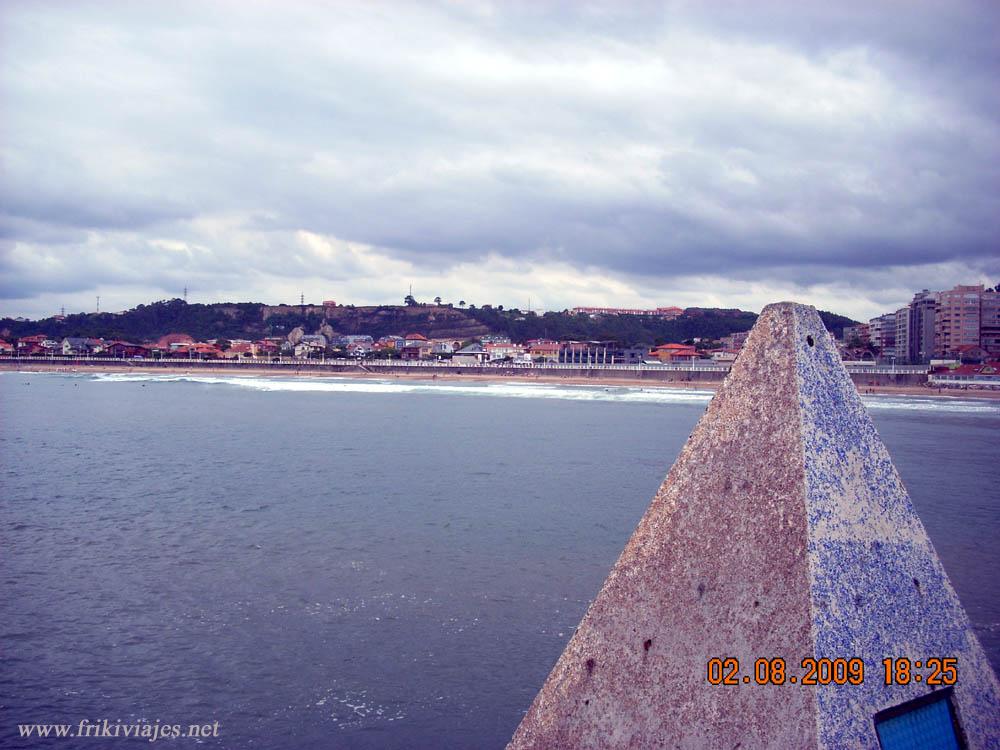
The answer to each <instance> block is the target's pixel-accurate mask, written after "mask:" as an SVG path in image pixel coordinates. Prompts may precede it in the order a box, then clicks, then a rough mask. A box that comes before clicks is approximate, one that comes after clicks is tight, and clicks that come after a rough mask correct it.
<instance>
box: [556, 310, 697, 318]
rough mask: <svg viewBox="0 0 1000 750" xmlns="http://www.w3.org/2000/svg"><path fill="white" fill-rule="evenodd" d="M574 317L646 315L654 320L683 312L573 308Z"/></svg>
mask: <svg viewBox="0 0 1000 750" xmlns="http://www.w3.org/2000/svg"><path fill="white" fill-rule="evenodd" d="M572 312H573V313H575V314H576V315H648V316H651V317H656V318H679V317H680V316H681V315H683V314H684V310H682V309H681V308H679V307H657V308H655V309H652V310H643V309H638V308H632V307H574V308H573V310H572Z"/></svg>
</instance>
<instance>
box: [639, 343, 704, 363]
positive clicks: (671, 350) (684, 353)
mask: <svg viewBox="0 0 1000 750" xmlns="http://www.w3.org/2000/svg"><path fill="white" fill-rule="evenodd" d="M649 356H650V357H653V358H655V359H658V360H660V361H661V362H693V361H694V360H697V359H701V353H700V352H699V351H698V350H697V349H695V348H694V347H693V346H690V345H688V344H661V345H660V346H657V347H654V348H653V349H651V350H650V352H649Z"/></svg>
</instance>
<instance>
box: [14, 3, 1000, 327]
mask: <svg viewBox="0 0 1000 750" xmlns="http://www.w3.org/2000/svg"><path fill="white" fill-rule="evenodd" d="M804 5H806V4H791V3H788V4H778V3H764V4H754V6H753V8H752V9H750V8H749V7H748V6H747V5H746V4H743V3H713V4H710V5H709V4H685V3H672V4H667V5H664V6H660V5H655V6H654V5H652V4H636V5H631V6H629V7H628V8H625V9H623V8H622V4H612V3H607V4H596V3H595V4H575V3H560V4H555V3H553V4H495V5H494V4H485V3H483V4H475V3H454V4H451V3H441V4H434V5H432V4H415V3H398V4H392V3H380V4H375V5H373V4H362V3H358V4H347V3H343V4H339V3H338V4H331V5H329V6H327V7H320V6H318V5H315V4H301V5H299V4H284V3H282V4H277V3H275V4H266V3H263V4H253V3H250V4H245V3H240V4H236V3H216V4H208V5H206V4H180V5H176V6H175V5H173V4H171V5H170V6H169V7H167V6H153V5H149V4H147V5H142V4H140V5H136V4H125V3H106V2H104V3H91V4H88V3H72V4H71V3H61V2H51V3H46V2H41V3H37V2H35V3H8V4H5V5H4V6H3V7H2V8H0V24H2V26H0V28H2V32H0V34H2V36H0V128H2V131H0V132H2V140H0V157H2V165H3V171H2V176H0V296H2V297H3V298H4V309H3V310H0V312H4V313H14V314H17V313H21V312H26V313H36V314H41V313H51V312H52V311H53V308H54V306H56V305H58V300H60V299H65V298H67V295H73V294H77V293H78V294H79V295H85V294H86V295H89V294H91V293H93V292H94V291H95V290H100V289H104V290H105V293H108V290H113V289H115V288H117V289H120V290H121V297H122V299H123V301H125V302H128V303H130V304H134V303H137V302H141V301H145V300H148V299H150V298H159V297H162V296H165V294H166V293H170V292H171V290H173V291H174V292H176V290H177V289H178V288H179V286H183V285H185V284H193V285H196V286H197V287H198V288H200V289H201V290H203V292H204V294H205V295H206V296H207V297H209V298H212V297H213V296H214V297H221V296H222V295H231V294H239V293H240V291H241V290H245V291H246V294H245V295H241V296H244V297H254V298H261V297H262V296H264V297H270V296H271V295H273V294H278V293H286V292H287V288H294V287H295V281H296V279H297V278H299V277H302V276H311V277H313V278H316V279H319V280H323V281H326V282H329V284H328V286H334V287H335V288H337V289H340V290H342V296H345V297H352V296H353V297H356V298H357V299H358V301H364V302H382V301H397V300H396V299H395V297H396V296H398V288H402V287H401V286H400V285H397V286H392V285H391V284H386V283H385V279H384V278H380V277H379V270H378V269H380V268H385V267H387V265H386V264H389V265H391V266H392V267H393V268H394V269H395V270H394V274H395V275H396V276H399V277H400V279H401V278H402V277H404V276H407V275H408V276H411V277H412V276H417V277H423V278H437V279H439V285H440V286H441V287H442V288H443V289H445V290H451V289H454V290H456V294H460V293H461V291H460V290H461V289H462V288H463V286H469V285H470V284H473V281H470V279H471V275H470V272H469V268H470V265H474V264H480V266H482V265H483V264H487V266H488V265H489V263H492V264H494V265H495V266H496V267H497V268H501V267H502V268H503V269H506V270H505V273H506V275H505V276H504V274H499V275H498V276H497V279H498V282H497V283H498V286H497V290H496V292H497V294H503V293H511V294H518V295H521V294H531V293H532V291H534V293H535V295H536V299H537V300H539V301H540V302H542V303H543V304H548V305H549V306H550V307H562V306H564V305H571V304H583V303H586V302H619V303H622V304H626V303H631V302H633V301H635V299H647V298H650V299H651V298H653V297H655V296H656V295H660V296H662V295H664V294H666V295H670V294H672V293H674V292H676V293H677V294H680V292H679V291H678V290H680V289H683V290H684V293H686V294H691V295H692V299H691V300H690V301H689V304H696V301H695V300H696V299H697V298H698V296H697V295H698V293H699V292H701V294H702V296H703V297H704V298H706V299H708V298H710V297H711V296H712V295H716V296H718V294H719V293H720V290H724V289H732V288H733V285H734V284H735V285H736V286H738V287H740V288H743V289H749V288H751V287H753V288H755V289H757V291H756V292H754V293H753V294H751V295H750V296H747V295H746V294H743V295H742V296H739V297H738V301H739V302H741V303H742V304H744V305H751V306H753V305H756V306H758V307H759V306H760V304H763V303H765V302H767V301H769V300H768V299H767V297H768V295H771V294H772V293H780V292H782V291H785V290H791V291H793V292H796V291H798V292H802V293H803V294H806V295H808V294H810V293H812V292H815V293H816V294H817V295H818V296H819V297H822V296H823V294H829V290H830V288H831V285H833V286H838V289H839V291H838V292H837V294H836V295H834V296H835V297H837V298H839V299H844V300H845V301H844V303H843V305H842V311H844V312H847V313H852V312H853V313H856V314H861V313H863V312H866V311H868V310H869V309H874V307H875V306H876V305H877V304H890V303H891V304H895V303H897V302H902V301H905V300H903V299H898V298H899V297H901V296H903V295H905V294H908V293H909V291H912V290H910V289H905V288H903V287H902V286H900V287H898V288H897V287H894V286H893V287H892V289H893V291H892V293H891V294H890V295H889V299H885V297H886V295H885V290H886V287H887V279H906V280H907V281H908V282H909V280H911V279H912V280H914V281H915V282H916V287H917V288H918V287H920V286H927V285H935V284H937V285H941V284H942V283H946V282H947V283H957V282H963V281H964V282H971V281H979V280H983V281H991V282H992V283H996V282H997V281H1000V260H998V257H1000V253H998V251H997V229H998V227H997V217H998V216H1000V190H998V189H1000V173H998V167H997V165H998V164H1000V130H998V120H1000V112H998V107H1000V105H998V102H997V99H996V97H995V94H994V82H995V80H996V76H997V73H998V68H1000V45H998V42H997V40H998V39H1000V11H998V10H997V9H996V7H995V6H994V5H992V4H989V3H973V2H969V3H907V4H905V7H904V5H902V4H895V3H886V4H871V3H867V4H865V3H856V4H854V3H849V4H846V5H839V6H838V7H836V8H825V9H821V8H818V7H811V6H813V4H808V6H810V7H802V6H804ZM303 237H309V238H314V237H320V238H325V239H326V240H327V241H329V242H330V243H332V244H330V245H329V246H324V247H330V248H332V247H338V248H343V247H347V245H345V244H344V243H347V244H349V245H350V247H351V249H350V251H349V252H350V257H347V256H346V255H344V253H345V252H347V251H343V252H342V251H340V250H338V251H334V250H329V251H323V253H320V254H319V255H316V250H315V247H316V245H315V240H312V239H310V240H309V242H305V241H304V240H303V239H302V238H303ZM304 243H305V244H304ZM309 243H312V244H309ZM338 264H340V265H338ZM352 264H353V265H352ZM393 264H395V265H393ZM504 264H506V265H504ZM487 266H483V267H487ZM511 268H522V269H530V275H531V277H532V278H528V277H525V278H523V279H521V278H520V276H519V275H518V274H517V273H514V272H511V271H510V269H511ZM345 269H350V271H351V272H350V273H345ZM574 269H575V270H576V271H577V272H579V273H587V274H597V275H606V276H607V277H608V278H609V279H614V280H615V282H614V284H612V285H609V286H605V287H600V286H598V287H596V288H589V287H574V286H573V285H571V284H570V285H566V284H562V283H561V282H559V281H557V279H562V278H564V276H562V275H561V274H564V273H567V272H569V273H571V272H572V271H573V270H574ZM547 273H548V274H551V275H550V277H548V278H546V274H547ZM366 274H369V275H366ZM501 276H503V277H504V278H506V279H507V280H506V281H504V282H503V283H501V282H500V281H499V279H500V277H501ZM922 278H923V279H925V280H924V281H923V282H922V283H921V282H920V279H922ZM241 280H242V285H241V283H240V282H241ZM269 280H271V281H270V282H269ZM474 283H475V284H478V286H476V288H477V289H478V290H479V291H481V293H482V294H484V295H489V294H490V288H489V286H490V280H489V277H484V278H480V279H478V280H476V281H475V282H474ZM890 286H891V285H890ZM655 290H659V291H655ZM821 290H826V292H822V291H821ZM622 294H624V295H626V296H632V297H634V298H635V299H608V297H609V296H614V295H622ZM581 295H582V296H583V297H586V299H584V298H581ZM845 295H846V296H845ZM382 297H386V299H382ZM483 301H488V300H487V299H486V298H484V299H483ZM666 301H669V300H666ZM723 301H724V300H723ZM806 301H810V300H808V299H807V300H806Z"/></svg>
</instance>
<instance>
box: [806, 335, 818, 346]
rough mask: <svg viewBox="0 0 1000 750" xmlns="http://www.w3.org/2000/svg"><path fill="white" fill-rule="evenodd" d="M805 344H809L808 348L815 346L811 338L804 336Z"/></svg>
mask: <svg viewBox="0 0 1000 750" xmlns="http://www.w3.org/2000/svg"><path fill="white" fill-rule="evenodd" d="M806 343H807V344H809V346H816V342H815V341H813V337H812V336H806Z"/></svg>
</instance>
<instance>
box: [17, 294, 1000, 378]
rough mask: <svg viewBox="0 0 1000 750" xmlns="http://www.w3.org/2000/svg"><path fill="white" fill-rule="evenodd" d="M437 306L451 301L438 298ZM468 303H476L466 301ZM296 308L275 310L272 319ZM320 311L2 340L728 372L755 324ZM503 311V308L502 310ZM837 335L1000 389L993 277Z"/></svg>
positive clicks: (88, 350)
mask: <svg viewBox="0 0 1000 750" xmlns="http://www.w3.org/2000/svg"><path fill="white" fill-rule="evenodd" d="M436 304H439V305H440V304H441V303H440V300H439V299H438V300H436ZM463 304H464V303H463ZM284 307H285V306H280V307H279V308H265V309H264V313H263V314H264V315H265V316H268V315H271V314H273V313H274V311H275V310H276V309H277V310H279V311H281V312H284ZM301 307H302V310H303V311H305V309H306V308H307V307H308V308H309V311H310V312H311V313H315V314H316V315H315V316H314V318H313V319H321V322H320V323H319V324H318V325H317V326H315V329H314V330H310V329H309V328H307V327H306V326H303V325H297V326H295V327H294V328H292V329H291V330H290V331H289V332H288V333H287V334H285V335H273V336H264V337H261V338H258V339H254V340H250V339H240V338H228V339H227V338H222V337H216V338H208V339H205V340H196V339H195V338H194V337H192V336H191V335H189V334H188V333H186V332H183V331H175V332H170V333H167V334H164V335H161V336H158V337H156V338H155V339H149V340H143V341H126V340H120V339H106V338H94V337H86V336H64V337H61V338H59V337H53V336H51V335H48V334H45V333H35V334H28V335H24V336H20V337H17V338H15V339H12V340H0V356H2V357H8V358H18V359H21V358H28V359H39V358H41V359H81V358H88V359H89V358H96V359H107V360H130V361H133V362H135V361H145V360H158V361H165V360H166V361H170V360H175V361H178V362H190V361H193V360H198V361H205V360H210V361H216V362H219V363H224V362H227V361H228V362H238V363H253V362H264V363H287V362H289V361H293V362H294V361H300V362H308V363H310V364H315V363H317V362H323V363H325V362H329V363H331V364H333V363H337V362H344V361H349V362H356V363H365V362H367V363H369V364H378V363H381V364H390V363H394V364H400V365H406V364H433V363H437V364H442V365H444V364H447V365H451V366H457V367H503V366H510V367H522V368H523V367H546V366H553V365H562V366H571V367H581V368H600V367H608V366H622V365H625V366H632V367H639V368H641V367H663V366H687V367H691V368H693V367H696V366H699V365H706V366H711V365H715V366H719V369H725V370H728V365H730V364H731V363H732V362H734V361H735V360H736V358H737V357H738V356H739V353H740V350H741V349H742V346H743V343H744V342H745V340H746V337H747V331H734V332H732V333H730V334H728V335H725V336H721V337H719V338H709V337H692V338H688V339H685V340H682V341H668V342H664V343H660V344H656V345H641V344H639V343H635V342H623V341H620V340H586V341H583V340H565V339H560V340H556V339H549V338H531V339H526V340H523V341H517V340H512V338H511V337H510V336H509V335H504V334H501V333H486V334H482V335H479V336H476V337H475V338H471V339H458V338H456V337H454V336H433V335H432V336H428V335H425V333H426V331H425V332H421V331H419V330H406V331H400V332H399V333H397V334H388V335H380V336H375V335H372V334H370V333H364V332H361V333H350V334H344V333H340V332H338V331H337V330H335V328H334V327H333V325H332V324H331V319H334V318H335V315H334V314H333V313H334V312H335V311H336V310H337V309H338V308H339V307H340V306H339V305H337V303H336V302H334V301H332V300H330V301H326V302H324V303H323V304H322V305H316V306H305V305H303V306H301ZM501 309H502V308H501ZM570 312H571V313H572V314H573V315H576V316H586V317H589V318H593V319H597V318H602V317H607V316H637V317H647V318H657V319H663V320H676V319H678V318H680V317H681V316H683V315H685V313H686V311H685V310H684V309H682V308H680V307H658V308H654V309H638V308H615V307H576V308H573V309H572V310H571V311H570ZM831 337H833V338H834V340H835V342H836V345H837V348H838V351H839V352H840V354H841V357H842V359H843V360H844V362H845V363H847V364H848V365H854V366H855V368H857V367H865V366H868V367H874V366H881V367H889V368H891V369H892V370H893V371H895V370H896V369H897V368H898V369H899V372H901V373H902V372H906V371H908V372H911V373H913V372H923V373H926V375H927V384H928V385H933V386H936V387H958V388H964V389H968V388H970V387H973V388H985V389H1000V292H998V291H997V290H996V289H989V288H986V287H985V286H984V285H981V284H980V285H965V286H956V287H954V288H952V289H949V290H945V291H938V292H932V291H929V290H927V289H924V290H922V291H920V292H918V293H916V294H915V295H914V298H913V301H912V302H911V303H910V304H909V305H907V306H905V307H902V308H900V309H898V310H896V311H895V312H891V313H886V314H884V315H880V316H877V317H875V318H872V319H871V320H869V321H868V322H867V323H860V324H857V325H850V326H844V327H843V333H842V335H841V336H840V337H839V338H837V337H834V336H833V334H832V333H831Z"/></svg>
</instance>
